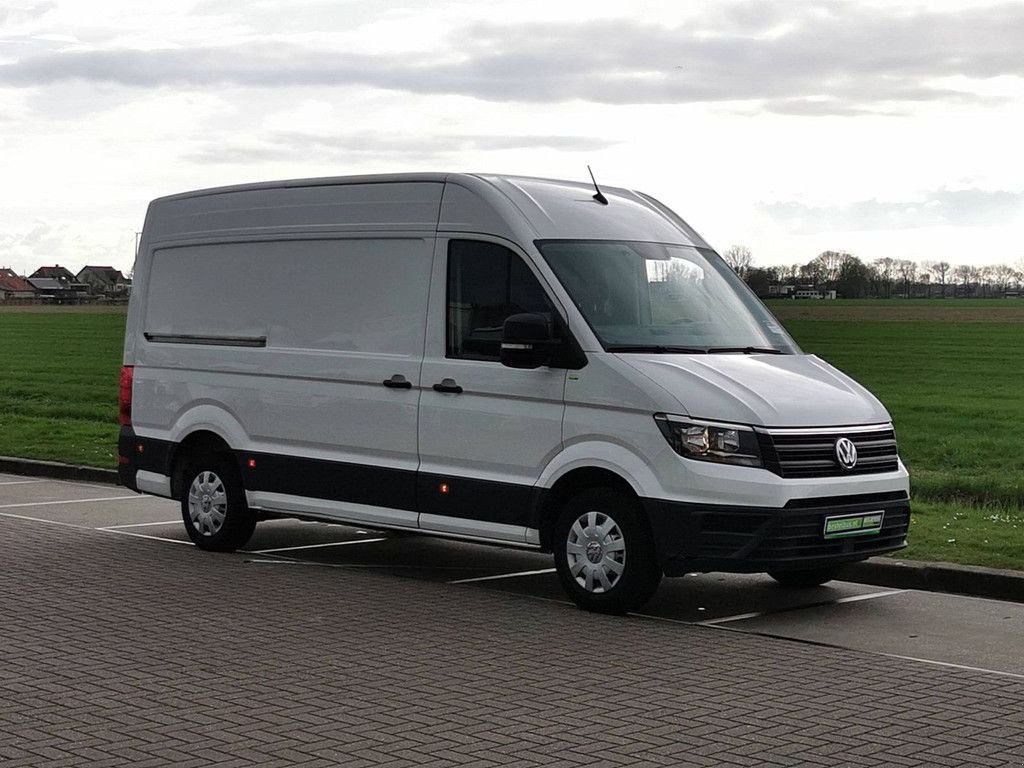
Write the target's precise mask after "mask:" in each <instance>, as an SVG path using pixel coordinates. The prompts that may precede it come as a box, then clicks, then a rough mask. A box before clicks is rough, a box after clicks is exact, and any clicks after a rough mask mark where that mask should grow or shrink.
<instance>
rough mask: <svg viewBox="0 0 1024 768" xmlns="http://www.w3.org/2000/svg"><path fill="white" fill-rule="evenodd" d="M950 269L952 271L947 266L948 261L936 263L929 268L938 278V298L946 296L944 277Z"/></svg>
mask: <svg viewBox="0 0 1024 768" xmlns="http://www.w3.org/2000/svg"><path fill="white" fill-rule="evenodd" d="M950 269H952V267H950V266H949V262H948V261H936V262H935V263H933V264H932V266H931V271H932V274H933V275H935V277H936V278H938V281H939V285H940V286H942V287H941V289H940V292H939V296H942V297H945V295H946V275H948V274H949V270H950Z"/></svg>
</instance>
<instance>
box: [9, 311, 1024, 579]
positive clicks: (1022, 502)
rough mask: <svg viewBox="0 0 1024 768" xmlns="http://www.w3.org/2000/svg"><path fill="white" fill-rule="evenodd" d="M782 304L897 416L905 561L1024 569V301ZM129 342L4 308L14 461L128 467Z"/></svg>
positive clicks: (71, 322) (97, 324)
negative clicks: (125, 380) (123, 458)
mask: <svg viewBox="0 0 1024 768" xmlns="http://www.w3.org/2000/svg"><path fill="white" fill-rule="evenodd" d="M770 306H771V309H772V311H773V312H775V313H776V315H777V316H778V317H779V319H780V320H781V321H782V322H783V324H785V326H786V327H787V328H788V329H789V330H790V332H791V333H792V334H793V336H794V337H795V338H796V339H797V342H798V343H799V344H800V345H801V346H802V347H803V349H804V351H806V352H811V353H814V354H816V355H819V356H820V357H822V358H824V359H825V360H828V361H829V362H830V363H832V364H834V365H836V366H838V367H839V368H841V369H842V370H843V371H845V372H846V373H848V374H850V375H851V376H853V377H854V378H856V379H857V380H858V381H860V382H862V383H863V384H864V385H865V386H867V387H868V388H869V389H871V390H872V391H873V392H874V393H875V394H876V395H877V396H878V397H879V398H880V399H881V400H882V401H883V402H884V403H885V405H886V406H887V407H888V408H889V410H890V412H891V413H892V415H893V418H894V420H895V423H896V430H897V437H898V439H899V443H900V454H901V456H902V457H903V459H904V461H905V462H906V463H907V465H908V466H909V467H910V470H911V475H912V484H913V495H914V506H913V509H914V512H913V527H912V531H911V547H910V549H909V550H908V551H907V552H905V553H904V556H908V557H914V558H918V559H928V560H946V561H953V562H963V563H971V564H976V565H991V566H1006V567H1014V568H1019V569H1022V570H1024V433H1022V431H1021V430H1022V425H1024V301H1021V302H1017V301H1012V300H990V301H976V300H975V301H972V300H959V301H951V300H943V301H920V300H917V301H898V300H894V301H870V300H869V301H806V302H800V301H779V302H772V303H771V304H770ZM965 318H966V319H965ZM123 334H124V310H123V308H121V309H109V310H101V309H77V308H66V309H61V308H53V309H48V310H47V311H38V310H35V309H33V310H32V311H24V310H12V309H3V310H0V455H7V456H23V457H28V458H41V459H53V460H58V461H69V462H74V463H82V464H89V465H93V466H100V467H111V468H112V467H114V466H115V447H116V441H117V384H118V374H119V370H120V365H121V346H122V339H123Z"/></svg>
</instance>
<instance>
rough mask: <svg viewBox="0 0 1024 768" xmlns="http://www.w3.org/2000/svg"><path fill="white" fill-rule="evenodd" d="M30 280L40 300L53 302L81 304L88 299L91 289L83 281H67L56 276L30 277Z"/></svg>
mask: <svg viewBox="0 0 1024 768" xmlns="http://www.w3.org/2000/svg"><path fill="white" fill-rule="evenodd" d="M28 282H29V283H31V284H32V287H33V288H35V290H36V295H37V296H38V298H39V299H40V300H42V301H43V302H46V303H51V304H81V303H82V302H83V301H88V299H89V291H88V289H87V287H86V286H84V285H82V284H81V283H78V282H74V283H66V282H63V281H61V280H58V279H57V278H55V277H30V278H28Z"/></svg>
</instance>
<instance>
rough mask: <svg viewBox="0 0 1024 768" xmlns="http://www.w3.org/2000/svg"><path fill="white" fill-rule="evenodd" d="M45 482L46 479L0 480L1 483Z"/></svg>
mask: <svg viewBox="0 0 1024 768" xmlns="http://www.w3.org/2000/svg"><path fill="white" fill-rule="evenodd" d="M45 482H46V481H45V480H0V485H31V484H32V483H45Z"/></svg>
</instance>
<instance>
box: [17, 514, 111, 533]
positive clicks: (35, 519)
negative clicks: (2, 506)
mask: <svg viewBox="0 0 1024 768" xmlns="http://www.w3.org/2000/svg"><path fill="white" fill-rule="evenodd" d="M0 517H9V518H11V519H12V520H26V521H28V522H30V523H48V524H49V525H60V526H63V527H64V528H78V529H79V530H82V531H95V530H96V529H95V528H92V527H90V526H88V525H79V524H78V523H68V522H65V521H64V520H47V519H46V518H45V517H30V516H29V515H16V514H14V513H13V512H0Z"/></svg>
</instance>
